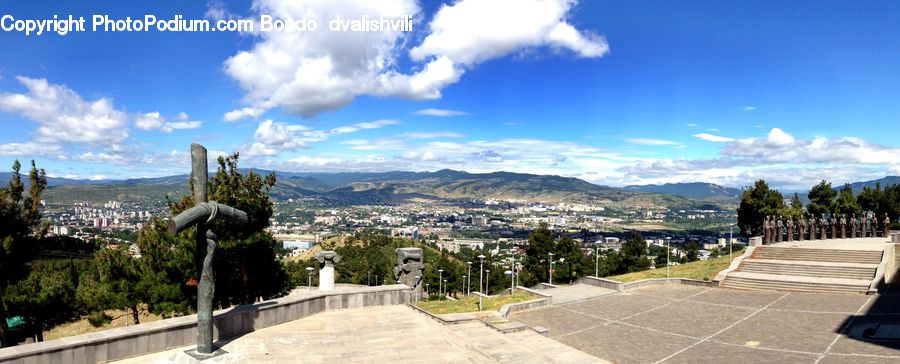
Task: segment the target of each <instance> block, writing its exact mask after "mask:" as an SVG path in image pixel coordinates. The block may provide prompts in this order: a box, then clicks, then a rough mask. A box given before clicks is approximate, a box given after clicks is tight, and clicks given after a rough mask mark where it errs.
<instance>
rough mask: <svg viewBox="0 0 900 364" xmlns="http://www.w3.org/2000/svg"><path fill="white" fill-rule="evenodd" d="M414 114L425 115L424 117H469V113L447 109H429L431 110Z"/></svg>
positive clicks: (423, 110)
mask: <svg viewBox="0 0 900 364" xmlns="http://www.w3.org/2000/svg"><path fill="white" fill-rule="evenodd" d="M414 114H416V115H425V116H437V117H446V116H466V115H469V113H467V112H465V111H459V110H449V109H431V108H429V109H422V110H418V111H416V112H415V113H414Z"/></svg>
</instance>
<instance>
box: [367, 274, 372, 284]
mask: <svg viewBox="0 0 900 364" xmlns="http://www.w3.org/2000/svg"><path fill="white" fill-rule="evenodd" d="M366 285H367V286H371V285H372V271H368V272H366Z"/></svg>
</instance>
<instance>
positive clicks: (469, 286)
mask: <svg viewBox="0 0 900 364" xmlns="http://www.w3.org/2000/svg"><path fill="white" fill-rule="evenodd" d="M466 265H468V266H469V273H468V274H469V280H468V281H467V282H466V297H469V293H472V261H471V260H470V261H468V262H466Z"/></svg>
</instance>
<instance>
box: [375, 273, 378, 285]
mask: <svg viewBox="0 0 900 364" xmlns="http://www.w3.org/2000/svg"><path fill="white" fill-rule="evenodd" d="M375 285H376V286H377V285H378V275H377V274H376V275H375Z"/></svg>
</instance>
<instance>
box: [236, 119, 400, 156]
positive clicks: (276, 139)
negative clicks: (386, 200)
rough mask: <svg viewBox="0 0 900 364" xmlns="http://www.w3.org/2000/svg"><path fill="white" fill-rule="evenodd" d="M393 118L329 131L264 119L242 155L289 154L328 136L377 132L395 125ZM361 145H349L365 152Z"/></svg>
mask: <svg viewBox="0 0 900 364" xmlns="http://www.w3.org/2000/svg"><path fill="white" fill-rule="evenodd" d="M398 123H399V121H397V120H395V119H381V120H375V121H365V122H359V123H354V124H349V125H344V126H339V127H336V128H332V129H324V130H323V129H310V128H309V127H306V126H304V125H300V124H291V123H284V122H277V121H274V120H265V121H263V122H261V123H259V126H258V127H257V128H256V132H254V133H253V143H252V144H250V145H248V146H245V147H244V148H243V149H244V150H245V151H244V153H243V154H244V155H246V156H249V157H256V156H275V155H279V154H281V153H283V152H291V151H295V150H297V149H307V148H310V145H309V144H310V143H313V142H321V141H325V140H327V139H328V138H329V137H330V136H332V135H338V134H350V133H354V132H358V131H361V130H370V129H378V128H382V127H385V126H389V125H395V124H398ZM362 144H368V143H367V142H366V141H365V140H361V139H360V140H356V141H355V142H354V143H353V144H352V145H354V146H356V147H357V148H356V149H366V148H363V147H361V146H362Z"/></svg>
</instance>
